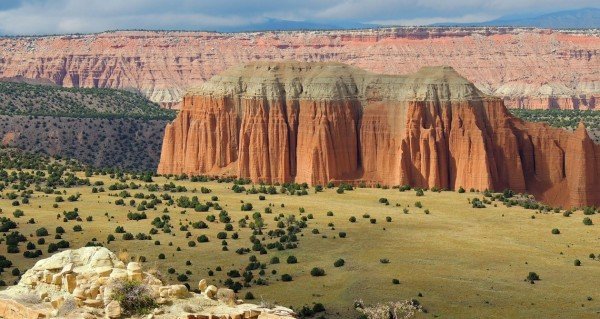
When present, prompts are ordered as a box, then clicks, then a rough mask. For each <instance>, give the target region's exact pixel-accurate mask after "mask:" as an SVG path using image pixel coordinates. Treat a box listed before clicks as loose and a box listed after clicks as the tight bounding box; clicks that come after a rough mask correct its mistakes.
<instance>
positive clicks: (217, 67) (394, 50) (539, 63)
mask: <svg viewBox="0 0 600 319" xmlns="http://www.w3.org/2000/svg"><path fill="white" fill-rule="evenodd" d="M282 59H290V60H299V61H306V62H309V61H315V62H318V61H337V62H343V63H347V64H351V65H354V66H357V67H360V68H363V69H366V70H369V71H372V72H378V73H388V74H406V73H410V72H415V71H417V70H418V69H419V68H420V67H422V66H427V65H450V66H452V67H453V68H454V69H456V70H457V71H458V72H460V73H461V74H463V75H464V76H466V77H467V78H469V79H470V80H471V81H473V82H474V83H475V85H476V86H477V87H478V88H479V89H480V90H481V91H483V92H485V93H487V94H493V95H497V96H501V97H504V98H505V103H506V105H507V106H508V107H524V108H576V109H579V108H580V109H595V108H597V107H598V105H597V103H598V102H597V101H598V98H599V97H600V36H599V34H598V31H594V30H588V31H551V30H540V29H512V28H388V29H376V30H357V31H305V32H257V33H237V34H225V33H207V32H130V31H127V32H125V31H123V32H109V33H102V34H95V35H66V36H48V37H20V38H1V39H0V78H23V77H24V78H31V79H37V80H45V81H50V82H53V83H56V84H59V85H62V86H66V87H72V86H73V87H108V88H123V89H136V90H140V91H141V92H143V93H144V94H146V95H147V96H148V97H150V99H152V100H153V101H155V102H161V103H162V104H163V106H165V107H174V108H178V107H179V106H180V104H179V102H180V101H181V98H182V95H183V92H185V91H186V90H187V89H188V88H190V87H195V86H198V85H199V84H201V83H203V82H204V81H206V80H208V79H210V78H211V77H212V76H214V75H216V74H218V73H220V72H222V71H224V70H225V69H227V68H230V67H232V66H236V65H239V64H242V63H247V62H250V61H256V60H264V61H269V60H282Z"/></svg>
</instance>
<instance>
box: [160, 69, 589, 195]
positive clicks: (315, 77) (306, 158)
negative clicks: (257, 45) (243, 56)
mask: <svg viewBox="0 0 600 319" xmlns="http://www.w3.org/2000/svg"><path fill="white" fill-rule="evenodd" d="M597 168H600V146H598V145H595V144H594V143H593V142H592V140H591V139H590V138H589V136H588V135H587V132H586V130H585V128H584V127H580V128H579V129H578V130H577V131H576V132H573V133H570V132H567V131H564V130H560V129H555V128H551V127H549V126H547V125H544V124H536V123H526V122H523V121H521V120H519V119H517V118H514V117H512V116H511V115H510V114H509V113H508V112H507V110H506V108H505V107H504V104H503V102H502V100H501V99H497V98H492V97H490V96H487V95H485V94H484V93H482V92H481V91H480V90H478V89H477V88H476V87H475V86H474V85H473V84H472V83H470V82H469V81H467V80H466V79H464V78H462V77H461V76H460V75H459V74H458V73H457V72H456V71H454V70H453V69H452V68H450V67H433V68H422V69H421V70H419V71H418V72H416V73H414V74H411V75H407V76H390V75H377V74H373V73H369V72H367V71H363V70H361V69H358V68H354V67H351V66H348V65H344V64H339V63H301V62H277V63H265V62H257V63H251V64H248V65H246V66H242V67H238V68H234V69H231V70H229V71H226V72H224V73H223V74H221V75H219V76H216V77H214V78H213V79H211V80H210V81H208V82H206V83H205V84H204V85H203V86H202V87H201V88H200V89H197V90H193V91H191V92H190V93H189V94H188V95H187V96H186V97H185V99H184V103H183V110H182V111H181V113H180V114H179V116H178V118H177V119H176V120H175V121H174V122H173V123H172V124H169V125H167V127H166V129H165V137H164V142H163V148H162V154H161V161H160V164H159V167H158V172H159V173H176V174H179V173H188V174H225V175H236V176H239V177H247V178H251V179H252V180H253V181H256V182H258V181H264V182H267V183H271V182H290V181H295V182H299V183H301V182H307V183H309V184H326V183H327V182H330V181H334V182H343V181H359V180H360V181H364V182H366V183H367V184H375V183H381V184H384V185H390V186H392V185H403V184H409V185H412V186H414V187H428V188H429V187H433V186H437V187H440V188H449V189H457V188H459V187H460V186H462V187H465V188H467V189H468V188H476V189H479V190H483V189H493V190H502V189H504V188H510V189H513V190H515V191H518V192H527V193H531V194H534V195H536V196H537V198H538V199H541V200H544V201H546V202H548V203H551V204H554V205H562V206H564V207H567V206H568V207H571V206H582V205H592V204H596V205H597V204H600V195H599V194H598V192H597V191H595V190H596V189H597V187H598V186H600V185H599V184H600V182H599V180H600V179H599V178H598V177H599V176H598V174H599V170H598V169H597Z"/></svg>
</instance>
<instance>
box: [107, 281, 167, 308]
mask: <svg viewBox="0 0 600 319" xmlns="http://www.w3.org/2000/svg"><path fill="white" fill-rule="evenodd" d="M112 292H113V294H112V299H113V300H116V301H117V302H119V305H121V309H122V311H123V313H124V314H125V315H127V316H133V315H135V316H140V315H146V314H148V313H150V312H151V311H152V309H154V308H156V307H157V306H158V305H157V304H156V302H155V300H154V298H153V297H152V295H151V294H150V290H149V289H148V287H146V286H145V285H144V284H142V283H140V282H136V281H122V282H117V283H116V284H115V287H114V288H113V289H112Z"/></svg>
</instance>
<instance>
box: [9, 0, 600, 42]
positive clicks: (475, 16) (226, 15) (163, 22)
mask: <svg viewBox="0 0 600 319" xmlns="http://www.w3.org/2000/svg"><path fill="white" fill-rule="evenodd" d="M586 6H597V0H593V1H592V0H570V1H564V0H487V1H483V0H453V1H447V0H304V1H297V0H278V1H267V0H220V1H209V0H0V33H4V34H52V33H86V32H100V31H104V30H115V29H194V30H218V29H226V28H228V27H235V26H247V25H253V24H258V23H262V22H265V21H267V19H268V18H276V19H286V20H295V21H302V20H309V21H315V22H320V23H324V24H327V23H333V22H336V21H350V22H363V23H381V24H397V25H408V24H429V23H434V22H441V21H444V22H480V21H484V20H487V19H488V18H496V17H498V16H501V15H507V14H516V13H528V12H534V13H546V12H549V11H558V10H564V9H571V8H581V7H586Z"/></svg>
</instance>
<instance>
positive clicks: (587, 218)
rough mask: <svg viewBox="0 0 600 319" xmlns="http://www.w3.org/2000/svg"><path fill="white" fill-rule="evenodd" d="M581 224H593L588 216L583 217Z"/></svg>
mask: <svg viewBox="0 0 600 319" xmlns="http://www.w3.org/2000/svg"><path fill="white" fill-rule="evenodd" d="M583 224H584V225H587V226H590V225H593V222H592V219H591V218H589V217H585V218H583Z"/></svg>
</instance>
